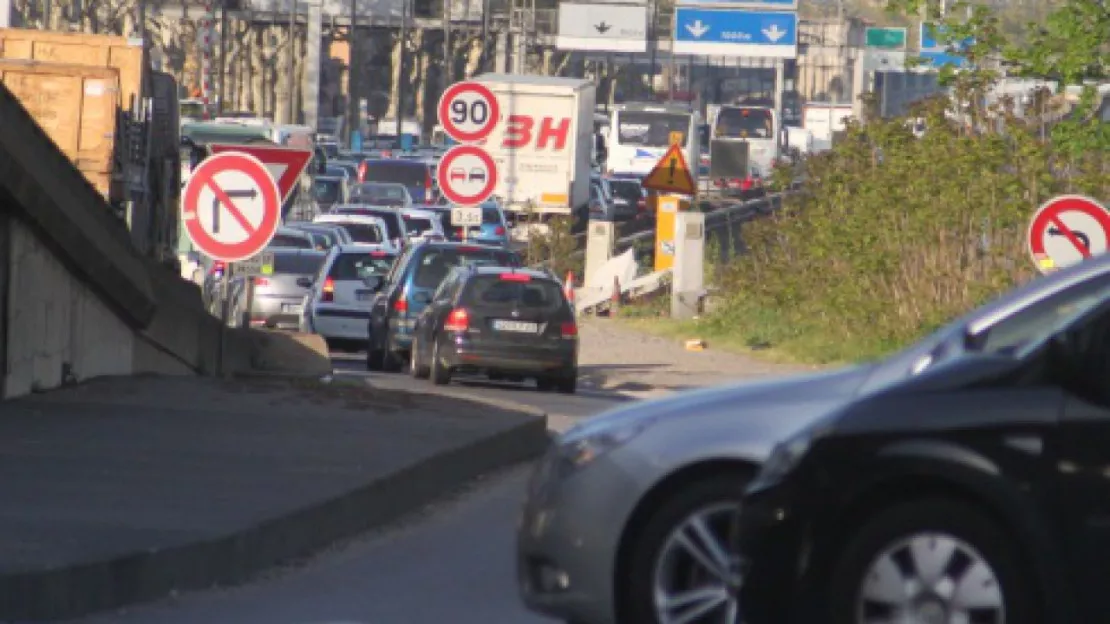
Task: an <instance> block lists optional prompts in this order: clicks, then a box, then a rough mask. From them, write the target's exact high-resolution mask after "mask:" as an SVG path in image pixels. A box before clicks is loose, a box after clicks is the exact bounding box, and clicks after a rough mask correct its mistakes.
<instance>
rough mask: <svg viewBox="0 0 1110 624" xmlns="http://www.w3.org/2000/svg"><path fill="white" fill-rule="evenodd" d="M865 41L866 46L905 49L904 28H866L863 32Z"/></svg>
mask: <svg viewBox="0 0 1110 624" xmlns="http://www.w3.org/2000/svg"><path fill="white" fill-rule="evenodd" d="M865 42H866V46H867V47H868V48H881V49H884V50H904V49H906V29H905V28H898V27H884V26H873V27H870V28H868V29H867V31H866V33H865Z"/></svg>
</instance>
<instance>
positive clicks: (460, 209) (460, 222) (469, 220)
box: [451, 206, 482, 227]
mask: <svg viewBox="0 0 1110 624" xmlns="http://www.w3.org/2000/svg"><path fill="white" fill-rule="evenodd" d="M451 225H456V226H459V227H470V226H472V225H482V209H481V208H477V207H473V206H456V207H454V208H452V209H451Z"/></svg>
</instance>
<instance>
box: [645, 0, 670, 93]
mask: <svg viewBox="0 0 1110 624" xmlns="http://www.w3.org/2000/svg"><path fill="white" fill-rule="evenodd" d="M658 24H659V0H652V2H651V24H649V25H648V42H649V43H650V44H651V78H650V79H649V80H648V82H649V87H650V89H651V99H652V100H654V99H655V75H656V74H655V55H656V54H658V50H659V32H658V30H656V26H657V25H658ZM673 52H674V51H673V50H672V53H673Z"/></svg>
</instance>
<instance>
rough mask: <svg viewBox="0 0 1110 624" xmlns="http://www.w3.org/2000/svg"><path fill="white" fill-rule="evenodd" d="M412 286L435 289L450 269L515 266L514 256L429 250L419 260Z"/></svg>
mask: <svg viewBox="0 0 1110 624" xmlns="http://www.w3.org/2000/svg"><path fill="white" fill-rule="evenodd" d="M418 262H419V264H417V265H416V273H415V275H414V276H413V284H414V285H415V286H416V287H418V288H437V287H438V286H439V283H440V282H442V281H443V279H444V278H445V277H447V274H448V273H450V272H451V269H453V268H455V267H457V266H465V265H499V266H517V265H518V264H519V263H520V261H519V260H518V259H517V256H516V254H514V253H510V252H504V251H494V250H485V249H472V250H463V249H458V248H455V249H430V250H428V251H427V252H426V253H425V254H424V255H423V257H421V258H420V259H419V261H418Z"/></svg>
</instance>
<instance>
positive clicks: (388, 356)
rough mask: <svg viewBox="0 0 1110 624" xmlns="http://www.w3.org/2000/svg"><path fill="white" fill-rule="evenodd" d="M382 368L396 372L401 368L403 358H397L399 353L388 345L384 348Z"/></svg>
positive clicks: (388, 371) (389, 371)
mask: <svg viewBox="0 0 1110 624" xmlns="http://www.w3.org/2000/svg"><path fill="white" fill-rule="evenodd" d="M382 370H383V371H385V372H387V373H396V372H398V371H400V370H401V360H400V359H398V358H397V354H396V353H394V352H393V350H392V349H390V348H389V345H386V346H385V348H384V349H382Z"/></svg>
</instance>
